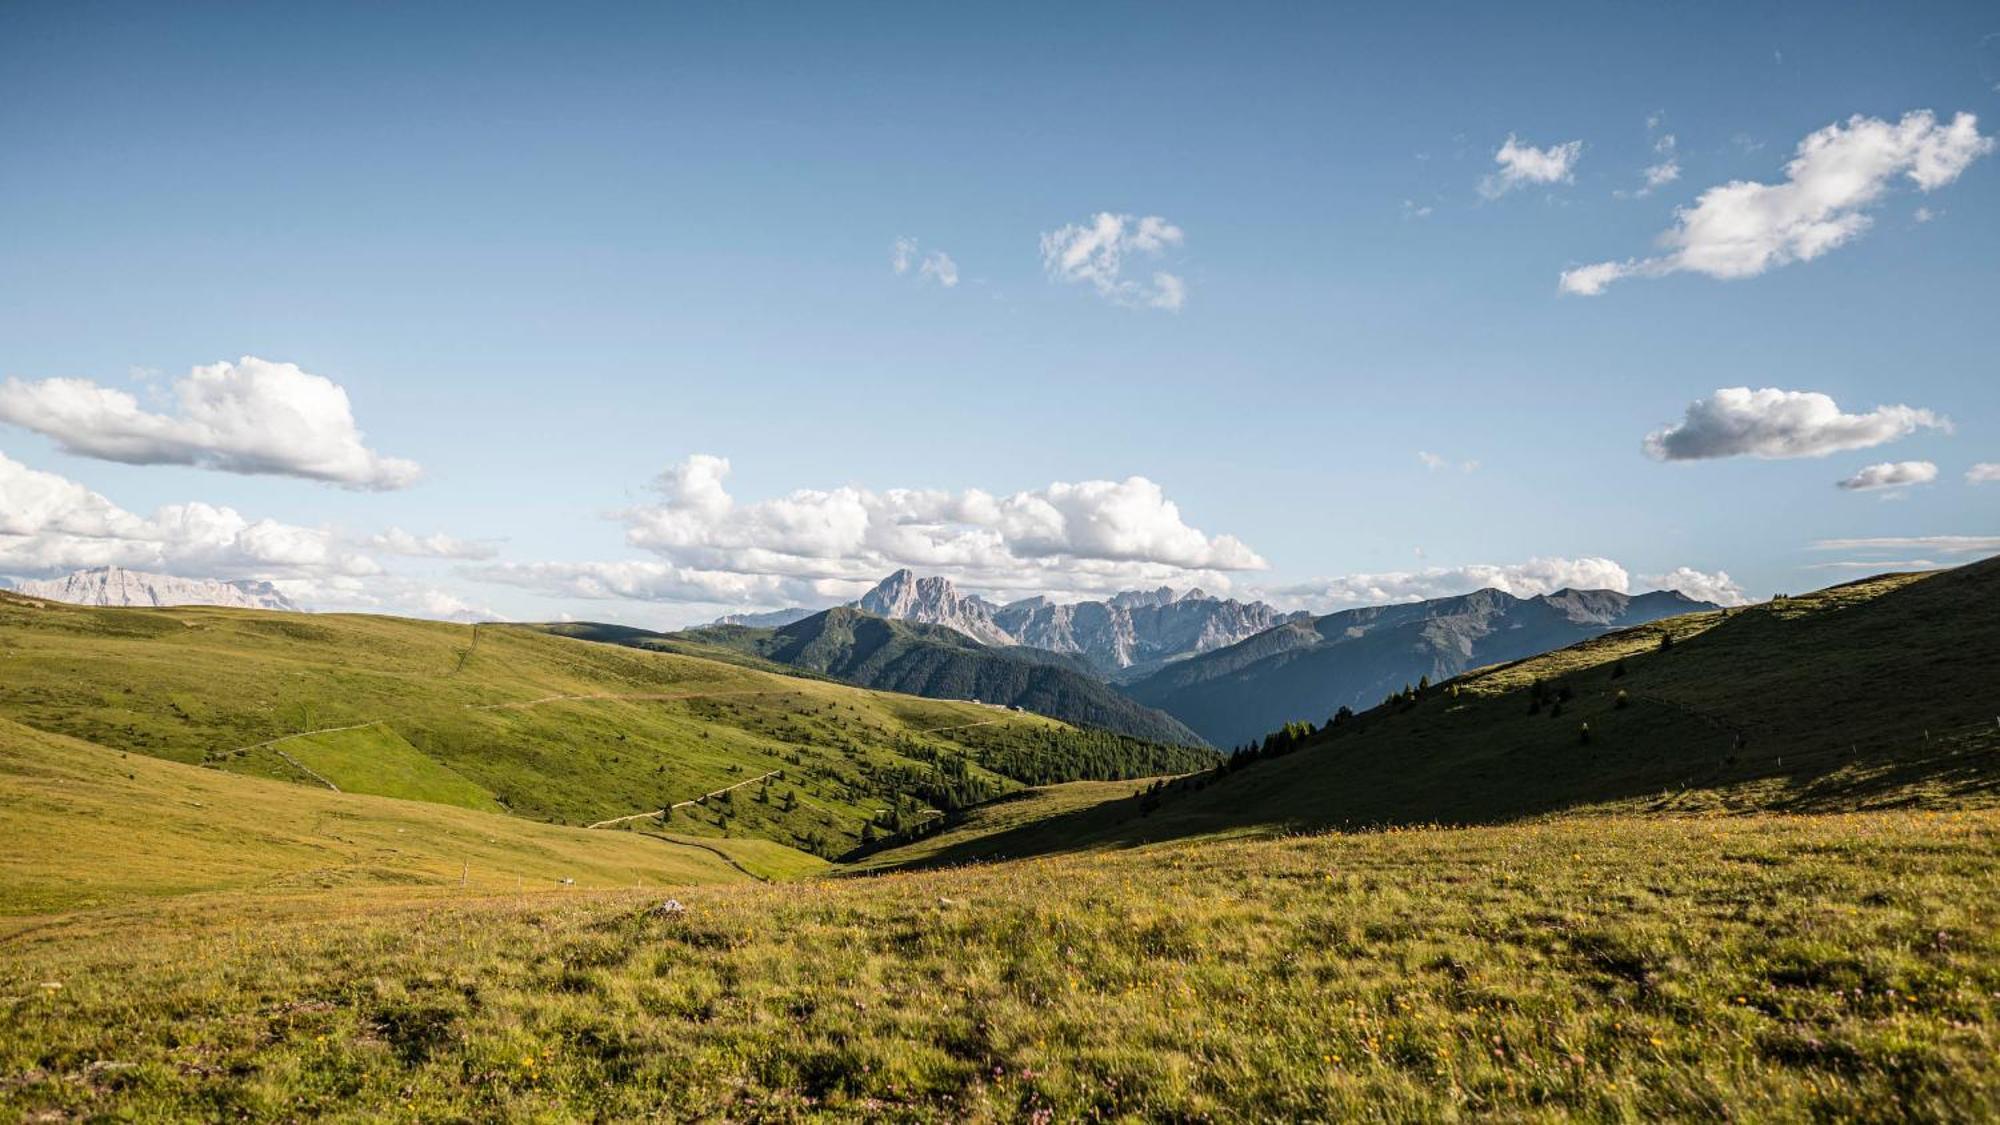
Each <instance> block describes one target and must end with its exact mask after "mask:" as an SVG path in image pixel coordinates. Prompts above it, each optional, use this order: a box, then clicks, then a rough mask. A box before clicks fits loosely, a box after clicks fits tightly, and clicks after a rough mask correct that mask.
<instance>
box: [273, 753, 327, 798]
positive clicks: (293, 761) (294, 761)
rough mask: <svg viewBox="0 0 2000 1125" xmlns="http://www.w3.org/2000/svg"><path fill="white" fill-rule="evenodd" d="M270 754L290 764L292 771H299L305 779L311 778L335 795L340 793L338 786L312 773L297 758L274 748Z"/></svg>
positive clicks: (309, 768) (310, 769)
mask: <svg viewBox="0 0 2000 1125" xmlns="http://www.w3.org/2000/svg"><path fill="white" fill-rule="evenodd" d="M271 753H273V754H276V755H277V756H278V757H280V758H283V759H284V760H285V761H287V762H289V763H291V766H292V768H293V769H295V770H297V771H299V772H300V773H302V774H305V775H306V776H307V777H310V778H312V779H313V780H314V781H317V782H319V783H320V784H321V785H324V786H326V787H327V788H328V789H331V790H333V791H334V792H335V793H338V792H340V786H338V785H335V784H334V783H333V782H331V781H328V780H327V779H326V778H325V777H323V776H321V775H320V774H318V773H315V772H313V770H312V768H311V767H309V766H307V765H306V764H305V763H304V762H301V761H299V760H298V759H297V758H294V757H292V756H291V755H290V754H287V753H285V752H284V751H283V750H279V749H277V748H276V747H273V748H272V749H271Z"/></svg>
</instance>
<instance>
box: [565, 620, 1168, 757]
mask: <svg viewBox="0 0 2000 1125" xmlns="http://www.w3.org/2000/svg"><path fill="white" fill-rule="evenodd" d="M552 628H556V629H560V630H561V631H562V632H564V633H565V634H566V635H569V636H579V637H588V638H590V639H593V640H605V641H610V642H612V643H616V644H632V645H637V646H639V647H643V648H658V649H661V650H663V651H680V652H688V653H714V652H716V651H717V650H726V651H730V652H735V653H738V654H740V655H741V656H743V657H750V658H754V659H756V660H760V661H769V662H772V663H774V664H780V665H784V666H787V667H791V668H797V669H800V670H802V671H806V672H811V673H815V674H818V675H823V676H827V677H830V678H832V679H836V680H842V681H845V682H848V683H853V684H860V685H863V686H866V687H872V688H878V689H881V690H884V691H899V692H907V693H909V694H912V695H922V696H927V697H929V698H932V699H976V700H979V701H981V702H985V703H994V704H999V705H1001V706H1006V707H1019V708H1021V709H1023V710H1026V711H1033V712H1036V713H1039V714H1043V715H1047V716H1049V717H1051V718H1056V719H1061V720H1063V721H1064V722H1067V723H1071V724H1074V725H1076V726H1083V727H1094V728H1098V729H1102V730H1108V731H1112V732H1115V733H1118V734H1123V735H1127V736H1129V737H1132V738H1140V739H1145V740H1148V741H1151V742H1160V743H1166V744H1174V745H1185V746H1199V745H1203V742H1202V739H1201V737H1200V736H1199V735H1197V734H1196V733H1195V732H1193V731H1191V730H1189V729H1188V728H1187V726H1186V725H1184V724H1183V723H1181V722H1180V721H1179V720H1178V719H1175V718H1173V717H1172V716H1170V715H1167V714H1164V713H1162V712H1160V711H1157V710H1155V709H1153V708H1150V707H1146V706H1144V705H1142V704H1139V703H1135V702H1133V701H1132V700H1130V699H1127V698H1126V697H1125V696H1123V695H1121V694H1119V693H1118V692H1117V691H1116V690H1114V689H1113V688H1111V687H1109V686H1108V685H1106V684H1105V683H1104V682H1103V681H1101V680H1099V679H1097V678H1096V677H1095V676H1094V675H1092V674H1091V673H1090V672H1089V670H1088V665H1086V664H1084V663H1083V662H1082V661H1081V660H1080V659H1079V658H1077V657H1074V656H1065V655H1062V654H1059V653H1054V652H1047V651H1043V650H1040V649H1035V648H1029V647H1025V646H1006V647H992V646H988V645H984V644H981V643H979V642H978V641H975V640H973V639H972V638H971V637H968V636H966V635H965V634H963V633H961V632H959V631H957V630H955V629H951V628H947V627H945V626H942V625H922V624H916V623H913V622H909V621H897V620H891V619H888V618H884V617H878V616H875V615H873V614H870V613H865V612H863V611H861V610H858V609H851V608H848V607H845V606H842V607H838V608H835V609H830V610H826V611H824V612H822V613H816V614H814V615H813V616H811V617H808V618H806V619H804V620H802V621H797V622H794V623H792V624H790V625H786V626H783V627H782V628H778V629H754V628H750V627H747V626H741V625H711V626H706V627H703V628H699V629H688V630H684V631H682V632H679V633H670V634H658V633H646V632H644V631H642V630H633V629H628V628H625V627H622V626H595V625H575V624H567V625H561V626H552Z"/></svg>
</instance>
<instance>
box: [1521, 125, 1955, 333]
mask: <svg viewBox="0 0 2000 1125" xmlns="http://www.w3.org/2000/svg"><path fill="white" fill-rule="evenodd" d="M1993 145H1994V142H1993V139H1992V138H1991V137H1985V136H1981V135H1980V133H1979V129H1978V119H1977V118H1976V117H1974V116H1973V115H1972V114H1970V113H1960V114H1958V115H1957V116H1956V117H1954V118H1953V119H1952V120H1951V122H1950V124H1940V123H1939V122H1938V120H1937V118H1936V117H1935V116H1934V115H1932V114H1931V112H1930V111H1928V110H1918V111H1916V112H1912V113H1907V114H1904V115H1903V118H1902V120H1901V121H1897V122H1894V123H1891V122H1888V121H1884V120H1882V119H1880V118H1875V117H1863V116H1861V115H1859V114H1856V115H1855V116H1853V117H1850V118H1848V119H1847V120H1846V121H1844V122H1836V123H1834V124H1832V125H1828V126H1827V127H1826V128H1824V129H1821V130H1819V131H1818V132H1816V133H1813V134H1812V135H1811V136H1809V137H1807V138H1806V139H1805V140H1803V141H1800V142H1799V146H1798V150H1797V153H1796V154H1795V155H1794V157H1793V159H1792V161H1791V163H1789V164H1787V165H1786V166H1785V180H1784V182H1783V183H1778V184H1763V183H1757V182H1755V181H1751V180H1735V181H1731V182H1729V183H1726V184H1720V185H1717V186H1715V187H1712V188H1709V189H1708V190H1707V191H1704V192H1703V193H1702V194H1701V195H1700V196H1699V197H1698V198H1697V199H1696V200H1695V202H1694V203H1693V205H1691V206H1688V207H1683V208H1680V209H1679V210H1677V211H1676V212H1675V215H1674V219H1675V221H1674V225H1673V227H1672V228H1671V229H1669V230H1668V231H1666V232H1665V233H1664V234H1662V235H1661V236H1660V244H1661V246H1662V247H1663V248H1664V249H1665V253H1663V254H1660V255H1657V256H1655V257H1650V258H1631V259H1626V260H1623V261H1609V262H1598V263H1596V264H1593V265H1587V266H1580V267H1577V268H1575V269H1571V270H1568V271H1565V272H1564V273H1563V275H1562V278H1561V285H1562V289H1563V290H1564V291H1565V292H1568V293H1574V294H1578V295H1582V296H1593V295H1595V294H1598V293H1601V292H1603V291H1604V289H1605V287H1606V286H1608V285H1610V284H1611V283H1612V282H1614V281H1617V280H1619V279H1621V278H1626V277H1658V276H1661V275H1664V274H1670V273H1681V272H1692V273H1699V274H1703V275H1705V276H1708V277H1715V278H1739V277H1755V276H1756V275H1758V274H1761V273H1763V272H1765V271H1766V270H1770V269H1774V268H1776V267H1778V266H1783V265H1788V264H1790V263H1792V262H1804V261H1811V260H1812V259H1814V258H1817V257H1819V256H1820V255H1822V254H1825V253H1826V252H1828V251H1829V250H1833V249H1835V248H1837V247H1840V246H1843V245H1845V244H1846V243H1848V242H1850V241H1852V240H1853V239H1854V238H1856V237H1857V236H1859V235H1860V234H1861V233H1862V232H1863V231H1865V230H1867V229H1868V227H1869V225H1870V223H1871V222H1872V221H1873V220H1872V219H1871V218H1870V216H1869V215H1868V213H1867V212H1868V209H1869V208H1871V207H1873V206H1874V205H1875V204H1877V203H1878V202H1880V200H1881V199H1882V197H1883V196H1884V195H1885V194H1886V193H1887V192H1888V190H1889V188H1890V187H1891V186H1892V185H1893V184H1895V183H1896V182H1897V180H1898V178H1899V177H1900V178H1903V179H1907V180H1908V181H1909V182H1910V183H1911V184H1913V185H1915V186H1916V188H1917V190H1919V191H1924V192H1930V191H1935V190H1937V189H1938V188H1941V187H1944V186H1945V185H1947V184H1949V183H1951V182H1952V181H1953V180H1956V179H1957V178H1958V177H1959V175H1960V173H1962V172H1964V171H1965V169H1966V167H1967V166H1968V165H1970V164H1971V163H1972V162H1973V161H1974V160H1976V159H1978V158H1979V157H1981V156H1983V155H1985V154H1986V153H1988V152H1991V151H1992V150H1993Z"/></svg>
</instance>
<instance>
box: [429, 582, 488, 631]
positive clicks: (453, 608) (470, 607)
mask: <svg viewBox="0 0 2000 1125" xmlns="http://www.w3.org/2000/svg"><path fill="white" fill-rule="evenodd" d="M408 604H409V606H410V608H411V609H412V610H414V611H415V612H416V614H417V615H418V616H420V617H431V618H436V619H437V620H440V621H462V622H468V623H469V622H473V621H497V620H499V619H500V618H499V615H498V614H496V613H494V612H493V611H492V610H491V609H488V608H487V607H485V606H482V605H474V604H473V603H471V602H468V601H466V600H465V599H464V598H461V597H459V596H458V595H457V594H454V593H452V592H451V591H449V590H440V589H438V588H437V587H435V586H427V587H424V588H422V589H420V590H418V591H416V593H415V594H414V595H412V596H411V597H410V598H409V600H408Z"/></svg>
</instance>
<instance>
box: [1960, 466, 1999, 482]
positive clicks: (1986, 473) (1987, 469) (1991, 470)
mask: <svg viewBox="0 0 2000 1125" xmlns="http://www.w3.org/2000/svg"><path fill="white" fill-rule="evenodd" d="M1995 481H2000V461H1981V462H1980V463H1979V464H1977V465H1974V466H1973V467H1971V468H1970V469H1967V470H1965V483H1967V484H1992V483H1993V482H1995Z"/></svg>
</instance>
